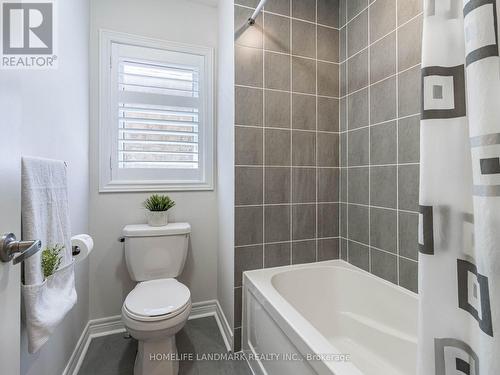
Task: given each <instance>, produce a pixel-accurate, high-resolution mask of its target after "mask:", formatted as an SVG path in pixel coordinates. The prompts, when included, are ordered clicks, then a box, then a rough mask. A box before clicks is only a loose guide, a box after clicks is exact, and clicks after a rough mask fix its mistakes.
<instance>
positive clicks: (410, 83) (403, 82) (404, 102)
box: [398, 66, 421, 117]
mask: <svg viewBox="0 0 500 375" xmlns="http://www.w3.org/2000/svg"><path fill="white" fill-rule="evenodd" d="M420 86H421V82H420V66H417V67H414V68H412V69H410V70H407V71H405V72H402V73H400V74H399V75H398V87H399V92H398V95H399V96H398V104H399V106H398V114H399V116H400V117H405V116H409V115H414V114H418V113H420Z"/></svg>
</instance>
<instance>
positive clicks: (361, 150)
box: [339, 0, 422, 291]
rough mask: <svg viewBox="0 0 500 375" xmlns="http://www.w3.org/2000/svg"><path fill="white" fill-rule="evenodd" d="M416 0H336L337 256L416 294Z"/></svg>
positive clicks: (418, 17) (418, 46)
mask: <svg viewBox="0 0 500 375" xmlns="http://www.w3.org/2000/svg"><path fill="white" fill-rule="evenodd" d="M421 2H422V1H421V0H375V1H369V0H340V16H339V28H340V30H339V36H340V41H339V43H340V52H339V56H340V62H341V63H340V100H339V103H340V107H339V112H340V114H339V116H340V143H341V145H340V146H341V153H340V166H341V173H340V174H341V185H340V200H341V204H340V212H341V213H340V236H341V241H340V256H341V257H342V259H346V260H348V261H349V262H350V263H352V264H354V265H356V266H358V267H361V268H363V269H365V270H368V271H370V272H372V273H374V274H376V275H378V276H381V277H383V278H384V279H386V280H389V281H391V282H393V283H396V284H399V285H401V286H403V287H405V288H408V289H410V290H413V291H416V290H417V269H418V267H417V266H418V264H417V254H418V253H417V228H418V215H417V210H418V180H419V120H420V117H419V112H420V65H419V64H420V52H421V32H422V30H421V29H422V14H421V12H422V8H421Z"/></svg>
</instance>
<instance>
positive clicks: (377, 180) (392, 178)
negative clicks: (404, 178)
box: [370, 166, 397, 208]
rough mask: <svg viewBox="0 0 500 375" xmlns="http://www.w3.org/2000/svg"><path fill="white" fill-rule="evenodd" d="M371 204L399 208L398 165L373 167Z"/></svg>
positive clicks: (371, 173)
mask: <svg viewBox="0 0 500 375" xmlns="http://www.w3.org/2000/svg"><path fill="white" fill-rule="evenodd" d="M370 191H371V205H373V206H378V207H387V208H397V207H396V204H397V167H396V166H387V167H371V170H370Z"/></svg>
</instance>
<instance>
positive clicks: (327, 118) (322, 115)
mask: <svg viewBox="0 0 500 375" xmlns="http://www.w3.org/2000/svg"><path fill="white" fill-rule="evenodd" d="M314 117H315V116H314ZM318 130H319V131H329V132H338V131H339V100H338V99H333V98H325V97H318Z"/></svg>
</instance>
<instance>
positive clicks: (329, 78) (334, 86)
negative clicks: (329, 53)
mask: <svg viewBox="0 0 500 375" xmlns="http://www.w3.org/2000/svg"><path fill="white" fill-rule="evenodd" d="M318 94H319V95H324V96H332V97H338V96H339V66H338V65H337V64H334V63H329V62H323V61H318Z"/></svg>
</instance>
